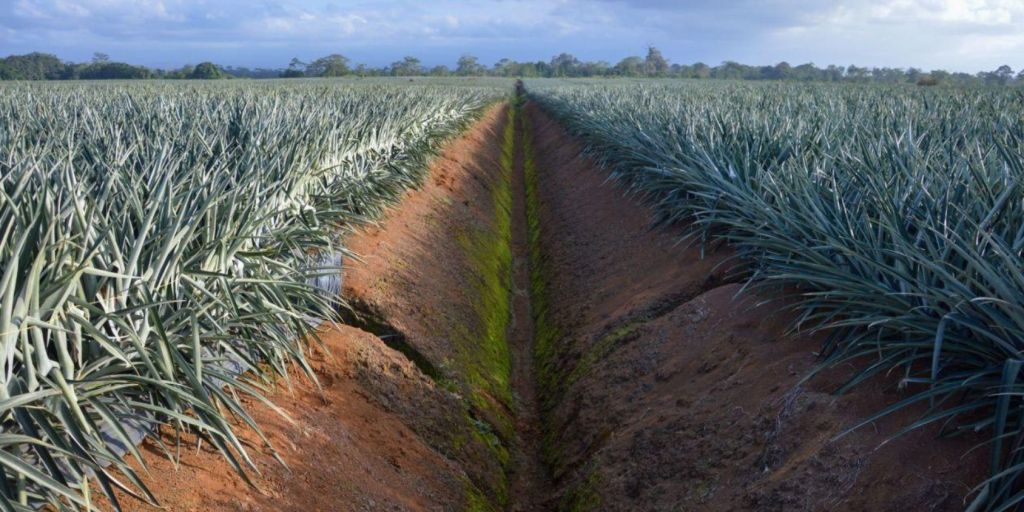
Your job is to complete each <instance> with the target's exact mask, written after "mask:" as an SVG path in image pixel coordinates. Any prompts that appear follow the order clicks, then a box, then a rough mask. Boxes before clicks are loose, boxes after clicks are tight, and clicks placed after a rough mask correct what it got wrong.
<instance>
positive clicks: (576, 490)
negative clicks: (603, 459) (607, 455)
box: [558, 471, 601, 512]
mask: <svg viewBox="0 0 1024 512" xmlns="http://www.w3.org/2000/svg"><path fill="white" fill-rule="evenodd" d="M600 488H601V475H600V474H599V473H598V472H597V471H592V472H591V473H590V474H589V475H587V478H586V479H584V480H583V481H582V482H580V483H579V484H577V485H575V486H573V487H571V488H570V489H569V490H568V492H566V493H565V495H564V497H563V498H562V500H561V503H559V507H558V509H559V510H564V511H566V512H590V511H592V510H598V509H600V507H601V495H600V494H599V493H598V492H597V490H598V489H600Z"/></svg>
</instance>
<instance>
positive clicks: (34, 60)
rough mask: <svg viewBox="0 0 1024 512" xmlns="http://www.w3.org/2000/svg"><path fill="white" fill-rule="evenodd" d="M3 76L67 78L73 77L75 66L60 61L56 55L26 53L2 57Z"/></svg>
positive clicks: (18, 78) (36, 78) (29, 78)
mask: <svg viewBox="0 0 1024 512" xmlns="http://www.w3.org/2000/svg"><path fill="white" fill-rule="evenodd" d="M3 68H4V76H6V77H8V79H9V80H67V79H70V78H74V74H75V67H74V66H73V65H71V64H66V63H64V62H61V60H60V59H58V58H57V56H56V55H50V54H48V53H38V52H36V53H28V54H25V55H11V56H8V57H6V58H4V59H3Z"/></svg>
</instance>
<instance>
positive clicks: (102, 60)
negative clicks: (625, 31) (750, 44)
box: [0, 46, 1024, 85]
mask: <svg viewBox="0 0 1024 512" xmlns="http://www.w3.org/2000/svg"><path fill="white" fill-rule="evenodd" d="M339 76H481V77H482V76H502V77H524V78H533V77H554V78H559V77H565V78H570V77H656V78H692V79H727V80H790V81H815V82H885V83H900V82H904V83H915V84H918V85H938V84H954V85H972V84H988V85H1008V84H1015V83H1021V84H1024V70H1021V72H1019V73H1014V71H1013V69H1012V68H1011V67H1010V66H1008V65H1003V66H1000V67H999V68H998V69H996V70H993V71H982V72H979V73H975V74H970V73H962V72H948V71H943V70H932V71H927V72H926V71H924V70H922V69H918V68H888V67H882V68H868V67H860V66H855V65H850V66H836V65H830V66H827V67H824V68H821V67H817V66H815V65H814V64H813V63H806V64H800V65H797V66H793V65H790V64H789V63H787V62H780V63H778V64H775V65H770V66H752V65H747V64H740V63H738V62H733V61H726V62H723V63H721V64H719V65H717V66H711V65H708V64H705V63H703V62H697V63H694V64H677V63H670V62H669V61H668V59H666V58H665V57H664V56H663V55H662V53H661V51H659V50H658V49H657V48H655V47H653V46H652V47H649V48H648V50H647V55H646V56H644V57H641V56H638V55H637V56H630V57H626V58H624V59H622V60H620V61H619V62H618V63H617V64H615V65H612V64H610V63H608V62H605V61H582V60H580V59H578V58H576V57H575V56H573V55H571V54H568V53H561V54H558V55H556V56H554V57H552V58H551V60H548V61H536V62H530V61H524V62H520V61H515V60H512V59H501V60H499V61H498V62H496V63H494V65H493V66H486V65H484V64H482V63H480V61H479V59H477V58H476V57H474V56H472V55H463V56H462V57H460V58H459V60H458V62H457V63H456V66H455V68H454V69H452V68H449V67H448V66H444V65H440V66H434V67H430V68H427V67H425V66H423V64H422V62H421V61H420V60H419V59H417V58H416V57H412V56H409V57H405V58H403V59H402V60H399V61H396V62H393V63H391V64H390V65H387V66H383V67H371V66H367V65H365V64H358V65H355V66H353V65H352V63H351V61H350V60H349V59H348V58H347V57H345V56H344V55H340V54H332V55H327V56H324V57H320V58H318V59H316V60H313V61H311V62H304V61H302V60H300V59H298V58H293V59H292V60H291V62H290V63H289V64H288V67H286V68H283V69H267V68H256V69H250V68H245V67H232V66H226V67H224V66H218V65H216V64H213V63H211V62H203V63H201V64H198V65H196V66H191V65H189V66H184V67H182V68H179V69H171V70H161V69H150V68H146V67H143V66H134V65H131V64H126V63H123V62H112V61H111V60H110V58H109V57H108V56H107V55H105V54H102V53H97V54H96V55H95V56H94V58H93V60H92V61H91V62H88V63H81V64H75V63H70V62H63V61H61V60H60V59H58V58H57V57H56V56H54V55H50V54H45V53H30V54H27V55H11V56H9V57H6V58H4V59H0V80H74V79H83V80H96V79H137V78H165V79H215V78H232V77H235V78H257V79H259V78H278V77H282V78H298V77H339Z"/></svg>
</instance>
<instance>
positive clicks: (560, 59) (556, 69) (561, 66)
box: [549, 53, 580, 77]
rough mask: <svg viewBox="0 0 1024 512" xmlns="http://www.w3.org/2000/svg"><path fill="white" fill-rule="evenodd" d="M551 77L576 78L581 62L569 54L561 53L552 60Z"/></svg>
mask: <svg viewBox="0 0 1024 512" xmlns="http://www.w3.org/2000/svg"><path fill="white" fill-rule="evenodd" d="M549 66H550V71H549V73H550V76H557V77H563V76H576V72H577V71H578V68H579V67H580V60H579V59H577V58H576V57H574V56H572V55H571V54H568V53H560V54H558V55H556V56H554V57H552V58H551V64H549Z"/></svg>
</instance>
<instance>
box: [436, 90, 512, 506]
mask: <svg viewBox="0 0 1024 512" xmlns="http://www.w3.org/2000/svg"><path fill="white" fill-rule="evenodd" d="M514 122H515V117H514V112H513V111H512V110H511V109H510V110H509V118H508V120H507V121H506V125H505V128H504V134H503V139H502V154H501V162H500V163H501V165H500V173H501V174H500V175H499V176H496V177H495V179H494V180H493V181H492V182H491V183H489V185H490V186H491V202H492V204H493V213H492V216H491V219H490V222H489V223H485V224H484V226H485V227H483V228H476V227H472V226H470V227H467V228H466V229H465V230H464V231H462V232H461V233H459V234H458V235H457V236H456V239H457V241H458V243H459V245H460V248H461V249H462V252H463V254H464V255H465V257H466V260H467V261H468V262H469V264H470V268H471V269H472V272H473V275H474V276H475V286H476V289H475V290H473V292H474V293H473V295H472V296H473V297H474V300H475V301H474V303H473V308H474V316H475V317H476V320H477V321H476V322H475V323H474V325H468V326H460V327H458V328H456V329H455V331H454V332H453V333H452V337H453V341H454V342H455V344H456V347H457V350H458V354H457V355H456V356H455V357H454V358H453V359H452V361H451V363H452V366H453V367H454V368H453V369H454V370H455V373H457V374H459V375H460V376H461V377H462V379H464V385H465V390H466V392H467V395H468V396H467V402H468V404H467V405H468V407H469V410H468V411H467V421H468V422H469V424H470V425H472V427H473V430H472V431H473V437H474V438H476V440H477V441H479V442H480V443H482V444H483V445H484V446H486V447H487V448H488V449H489V450H490V452H491V454H492V455H493V456H494V458H495V460H497V461H498V462H499V463H500V464H501V466H502V468H503V469H504V470H506V471H507V468H508V464H509V459H510V455H509V449H508V446H507V443H508V440H510V439H512V438H513V436H514V435H515V425H514V422H513V418H512V417H511V416H510V414H509V412H508V411H510V410H511V409H512V405H513V397H512V384H511V374H512V363H511V354H510V351H509V346H508V329H509V323H510V322H511V315H512V300H511V296H512V262H513V258H512V188H511V176H512V171H513V165H514V156H515V153H514V151H515V125H514V124H513V123H514ZM497 480H498V482H500V483H499V484H498V485H497V488H495V489H492V490H491V492H493V493H494V496H493V497H488V496H484V495H483V494H481V493H480V492H479V490H477V489H476V488H475V487H473V490H474V493H475V494H474V493H470V494H469V496H470V500H469V506H470V508H469V509H470V510H495V509H503V508H505V506H506V505H507V504H508V500H509V496H508V479H507V475H506V474H505V471H503V472H502V474H501V475H498V479H497Z"/></svg>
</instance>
